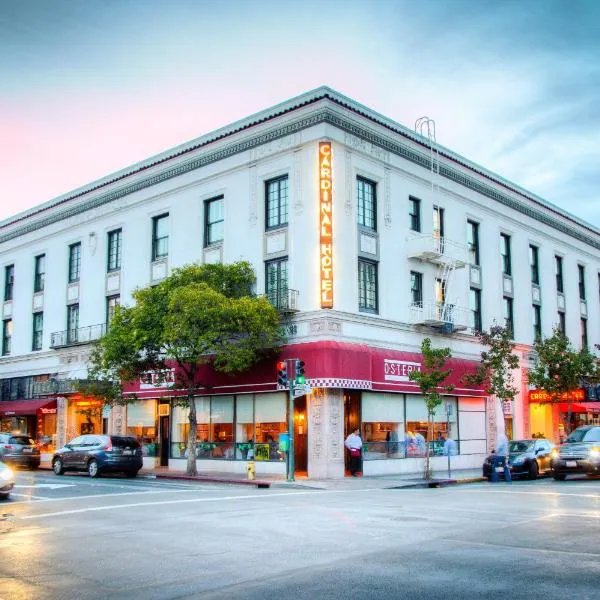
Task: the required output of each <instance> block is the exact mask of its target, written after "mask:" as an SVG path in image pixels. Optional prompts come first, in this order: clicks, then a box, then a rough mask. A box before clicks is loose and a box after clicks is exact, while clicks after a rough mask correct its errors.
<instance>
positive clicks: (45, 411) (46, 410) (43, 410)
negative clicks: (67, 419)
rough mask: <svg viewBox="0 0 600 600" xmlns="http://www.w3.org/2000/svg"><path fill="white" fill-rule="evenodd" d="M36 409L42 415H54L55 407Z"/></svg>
mask: <svg viewBox="0 0 600 600" xmlns="http://www.w3.org/2000/svg"><path fill="white" fill-rule="evenodd" d="M38 410H39V411H40V412H41V413H42V414H43V415H55V414H56V409H55V408H39V409H38Z"/></svg>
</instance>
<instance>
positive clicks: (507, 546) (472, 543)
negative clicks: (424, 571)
mask: <svg viewBox="0 0 600 600" xmlns="http://www.w3.org/2000/svg"><path fill="white" fill-rule="evenodd" d="M455 542H458V543H459V544H467V545H469V546H486V547H488V548H504V549H507V550H524V551H527V552H543V553H546V554H570V555H573V554H577V555H579V556H590V557H592V558H596V557H598V556H600V554H598V553H595V552H577V551H570V550H553V549H551V548H536V547H535V546H511V545H510V544H494V543H492V542H479V541H466V540H459V539H456V538H452V543H455Z"/></svg>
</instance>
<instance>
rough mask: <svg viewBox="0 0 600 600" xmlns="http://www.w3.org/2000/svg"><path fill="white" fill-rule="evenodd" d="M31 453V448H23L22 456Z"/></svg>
mask: <svg viewBox="0 0 600 600" xmlns="http://www.w3.org/2000/svg"><path fill="white" fill-rule="evenodd" d="M32 452H33V448H23V454H31V453H32Z"/></svg>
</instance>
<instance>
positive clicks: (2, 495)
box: [0, 492, 10, 500]
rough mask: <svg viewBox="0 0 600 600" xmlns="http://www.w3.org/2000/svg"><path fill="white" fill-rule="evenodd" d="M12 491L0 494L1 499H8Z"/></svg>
mask: <svg viewBox="0 0 600 600" xmlns="http://www.w3.org/2000/svg"><path fill="white" fill-rule="evenodd" d="M9 494H10V492H9V493H8V494H0V499H2V500H6V499H7V498H8V496H9Z"/></svg>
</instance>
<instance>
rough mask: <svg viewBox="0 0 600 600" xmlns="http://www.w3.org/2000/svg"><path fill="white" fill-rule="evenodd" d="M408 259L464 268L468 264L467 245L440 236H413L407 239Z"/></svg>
mask: <svg viewBox="0 0 600 600" xmlns="http://www.w3.org/2000/svg"><path fill="white" fill-rule="evenodd" d="M406 250H407V254H408V258H417V259H419V260H426V261H429V262H432V263H436V264H440V263H449V262H451V263H453V264H454V266H455V267H458V268H460V267H464V266H465V265H466V264H467V262H468V255H467V245H466V244H460V243H458V242H454V241H452V240H449V239H448V238H447V237H441V236H439V235H432V234H423V235H413V236H410V237H408V238H407V239H406Z"/></svg>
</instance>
